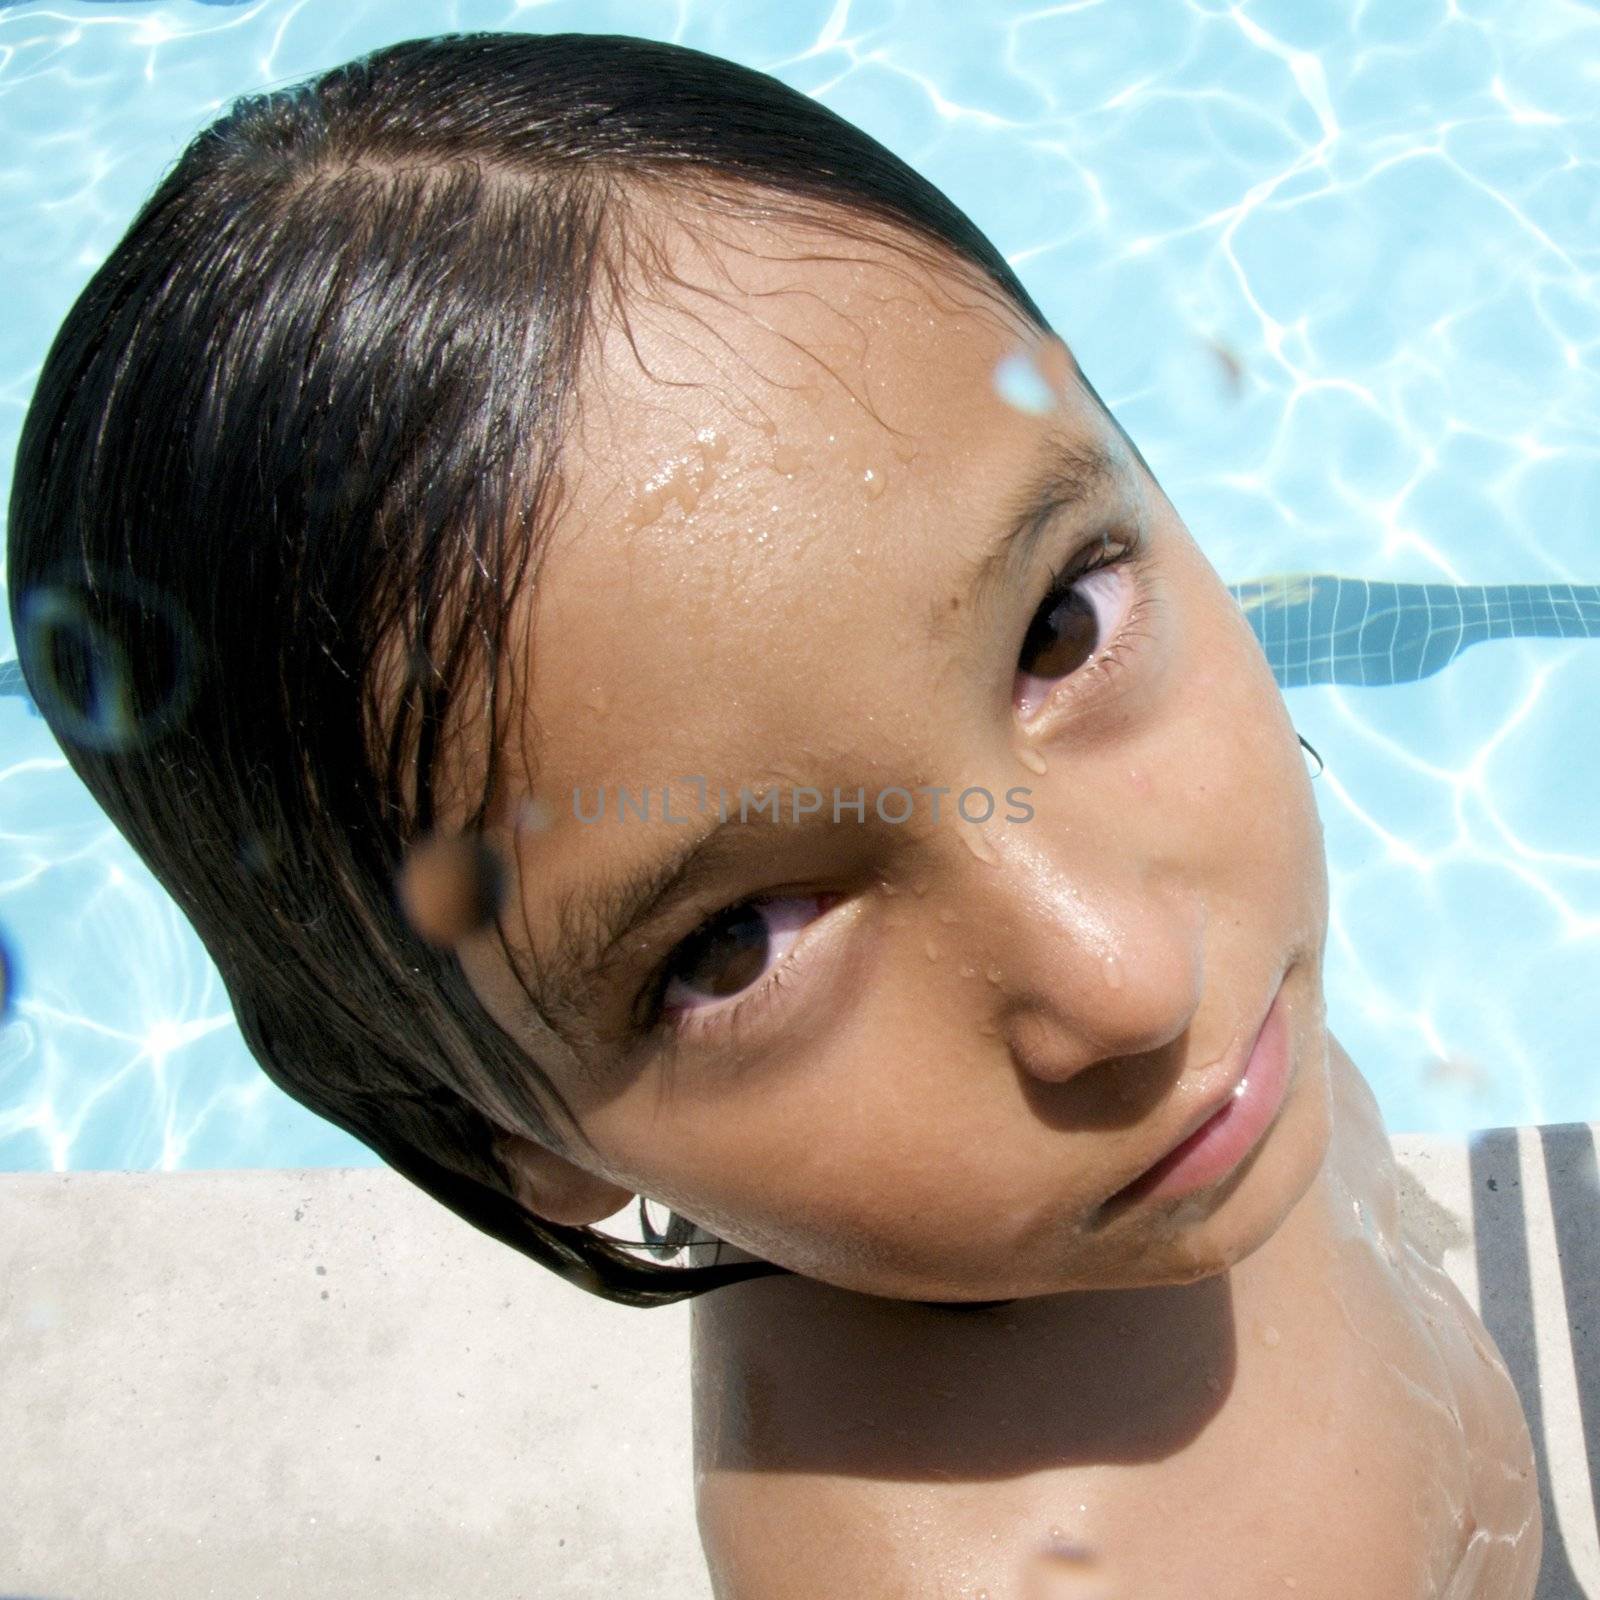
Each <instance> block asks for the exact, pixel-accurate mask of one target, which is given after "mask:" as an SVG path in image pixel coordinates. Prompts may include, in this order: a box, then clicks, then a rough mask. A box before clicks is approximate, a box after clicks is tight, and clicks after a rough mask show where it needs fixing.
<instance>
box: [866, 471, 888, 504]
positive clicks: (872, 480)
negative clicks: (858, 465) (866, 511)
mask: <svg viewBox="0 0 1600 1600" xmlns="http://www.w3.org/2000/svg"><path fill="white" fill-rule="evenodd" d="M885 487H886V485H885V483H884V477H883V473H882V472H881V471H880V470H879V469H878V468H877V467H868V468H867V469H866V470H865V471H864V472H863V473H862V474H861V491H862V493H863V494H865V495H866V497H867V499H869V500H876V499H877V498H878V496H879V495H881V494H882V493H883V491H884V489H885Z"/></svg>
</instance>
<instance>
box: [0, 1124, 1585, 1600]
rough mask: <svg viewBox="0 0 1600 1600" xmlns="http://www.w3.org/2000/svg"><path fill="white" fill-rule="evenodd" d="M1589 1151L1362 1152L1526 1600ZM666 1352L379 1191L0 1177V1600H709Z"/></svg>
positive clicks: (1552, 1485)
mask: <svg viewBox="0 0 1600 1600" xmlns="http://www.w3.org/2000/svg"><path fill="white" fill-rule="evenodd" d="M1597 1134H1600V1125H1597V1124H1586V1123H1568V1124H1560V1125H1555V1126H1547V1127H1538V1128H1520V1129H1511V1128H1507V1129H1493V1130H1490V1131H1487V1132H1483V1133H1478V1134H1474V1135H1471V1136H1468V1137H1462V1138H1451V1137H1445V1136H1437V1135H1402V1136H1399V1137H1397V1138H1396V1139H1395V1141H1394V1144H1395V1149H1396V1152H1397V1154H1398V1156H1399V1158H1400V1163H1401V1167H1402V1174H1403V1190H1404V1204H1405V1211H1406V1219H1407V1227H1408V1230H1409V1232H1410V1235H1411V1237H1412V1238H1413V1240H1414V1241H1415V1243H1416V1245H1417V1248H1418V1249H1419V1250H1421V1251H1423V1253H1424V1254H1427V1255H1429V1256H1430V1257H1431V1258H1432V1259H1435V1260H1438V1261H1440V1262H1442V1264H1443V1266H1444V1267H1445V1269H1446V1270H1447V1271H1448V1272H1449V1273H1450V1274H1451V1276H1452V1277H1453V1278H1454V1279H1455V1281H1456V1282H1457V1283H1458V1284H1459V1285H1460V1287H1461V1289H1462V1292H1463V1293H1464V1294H1465V1295H1466V1296H1467V1298H1468V1299H1469V1300H1471V1301H1472V1302H1473V1303H1474V1304H1475V1305H1476V1306H1478V1308H1479V1310H1480V1312H1481V1314H1482V1316H1483V1318H1484V1321H1485V1323H1486V1324H1487V1325H1488V1328H1489V1331H1490V1332H1491V1333H1492V1334H1493V1335H1494V1338H1495V1340H1496V1342H1497V1343H1498V1345H1499V1346H1500V1349H1501V1351H1502V1352H1503V1353H1504V1355H1505V1358H1506V1361H1507V1364H1508V1365H1509V1367H1510V1369H1511V1372H1512V1376H1513V1377H1514V1378H1515V1380H1516V1383H1517V1386H1518V1389H1519V1391H1520V1392H1521V1395H1522V1399H1523V1404H1524V1405H1525V1407H1526V1408H1527V1412H1528V1418H1529V1423H1530V1425H1531V1427H1532V1430H1533V1437H1534V1443H1535V1448H1536V1450H1537V1452H1538V1454H1539V1466H1540V1490H1541V1494H1542V1496H1543V1499H1544V1508H1545V1559H1544V1568H1543V1574H1542V1577H1541V1581H1540V1587H1539V1591H1538V1600H1578V1597H1580V1596H1597V1597H1600V1542H1597V1538H1596V1519H1595V1500H1594V1489H1595V1482H1594V1480H1593V1479H1592V1478H1591V1473H1590V1469H1589V1461H1590V1460H1591V1459H1592V1458H1593V1457H1594V1455H1595V1454H1596V1451H1597V1446H1600V1339H1597V1338H1596V1337H1595V1332H1594V1317H1595V1314H1596V1311H1597V1310H1600V1226H1597V1223H1600V1181H1597V1169H1596V1135H1597ZM613 1231H615V1232H618V1233H619V1234H621V1233H623V1231H624V1227H623V1223H622V1221H621V1219H620V1218H619V1219H618V1220H617V1221H616V1222H615V1223H614V1224H613ZM688 1348H689V1308H688V1306H687V1304H680V1305H675V1306H669V1307H665V1308H662V1309H660V1310H652V1311H636V1310H631V1309H628V1308H625V1307H621V1306H613V1305H609V1304H607V1303H605V1302H602V1301H600V1300H597V1299H595V1298H593V1297H592V1296H590V1295H587V1294H585V1293H583V1292H582V1291H580V1290H576V1289H571V1288H569V1287H567V1285H565V1284H563V1283H561V1282H559V1281H558V1280H556V1279H555V1278H553V1277H552V1276H550V1275H549V1274H547V1273H545V1272H543V1271H542V1270H541V1269H540V1268H538V1267H537V1266H535V1265H534V1264H533V1263H532V1262H529V1261H527V1260H525V1259H524V1258H523V1257H521V1256H519V1255H516V1254H515V1253H513V1252H512V1251H510V1250H507V1249H505V1248H504V1247H503V1246H501V1245H500V1244H498V1243H497V1242H496V1241H494V1240H492V1239H490V1238H488V1237H486V1236H485V1235H483V1234H480V1233H478V1232H476V1231H475V1230H474V1229H472V1228H471V1227H468V1226H465V1225H463V1224H462V1222H461V1221H460V1220H459V1219H458V1218H457V1217H455V1216H454V1215H453V1214H452V1213H450V1212H449V1211H447V1210H446V1209H445V1208H444V1207H442V1206H440V1205H438V1204H436V1203H435V1202H434V1201H432V1200H431V1199H429V1198H428V1197H427V1196H426V1195H424V1194H422V1193H421V1192H420V1191H419V1190H417V1189H415V1188H413V1187H412V1186H411V1185H410V1184H408V1183H407V1182H406V1181H405V1180H404V1179H402V1178H400V1177H398V1176H397V1175H396V1174H394V1173H392V1172H390V1171H389V1170H388V1169H387V1168H384V1167H373V1168H350V1169H334V1168H313V1169H309V1170H302V1171H236V1172H174V1173H146V1172H67V1173H6V1174H0V1440H3V1441H4V1455H5V1464H6V1478H7V1480H8V1481H7V1484H6V1488H5V1492H4V1493H3V1494H0V1600H6V1597H11V1596H27V1597H30V1600H158V1597H159V1600H172V1597H174V1596H182V1597H183V1600H211V1597H214V1600H289V1597H294V1600H322V1597H334V1596H337V1597H340V1600H367V1597H372V1600H377V1597H380V1596H381V1597H383V1600H439V1597H443V1596H456V1595H469V1594H470V1595H471V1596H473V1597H474V1600H578V1597H583V1600H597V1597H600V1596H613V1595H619V1596H629V1597H632V1596H641V1597H643V1596H649V1597H651V1600H710V1595H711V1588H710V1583H709V1581H708V1579H707V1577H706V1574H705V1569H704V1566H703V1563H702V1561H701V1558H700V1550H699V1544H698V1540H697V1537H696V1532H695V1522H694V1501H693V1486H692V1483H691V1477H690V1462H691V1456H690V1415H689V1384H688Z"/></svg>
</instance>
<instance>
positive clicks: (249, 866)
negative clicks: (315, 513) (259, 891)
mask: <svg viewBox="0 0 1600 1600" xmlns="http://www.w3.org/2000/svg"><path fill="white" fill-rule="evenodd" d="M234 856H235V859H236V860H237V861H238V863H239V865H240V866H241V867H243V868H244V870H245V871H246V872H248V873H250V874H251V875H252V876H259V875H260V874H261V873H263V872H267V871H269V870H270V869H271V867H272V864H273V857H272V850H271V847H270V846H269V845H268V844H267V841H266V840H265V839H263V838H262V837H261V835H260V834H259V833H250V834H246V835H245V836H244V838H242V839H241V840H240V841H239V848H238V849H237V850H236V851H235V852H234Z"/></svg>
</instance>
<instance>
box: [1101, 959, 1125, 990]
mask: <svg viewBox="0 0 1600 1600" xmlns="http://www.w3.org/2000/svg"><path fill="white" fill-rule="evenodd" d="M1100 969H1101V971H1102V972H1103V973H1104V974H1105V980H1106V988H1108V989H1120V988H1121V987H1122V962H1121V961H1120V960H1119V959H1118V958H1117V957H1116V956H1114V955H1112V956H1106V957H1104V958H1103V960H1102V961H1101V963H1100Z"/></svg>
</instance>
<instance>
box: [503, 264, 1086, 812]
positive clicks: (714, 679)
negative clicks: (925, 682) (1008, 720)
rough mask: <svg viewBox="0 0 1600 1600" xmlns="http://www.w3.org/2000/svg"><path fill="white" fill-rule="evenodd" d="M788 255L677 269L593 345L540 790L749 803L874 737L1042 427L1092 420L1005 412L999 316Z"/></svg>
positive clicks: (552, 575) (547, 679)
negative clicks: (700, 796)
mask: <svg viewBox="0 0 1600 1600" xmlns="http://www.w3.org/2000/svg"><path fill="white" fill-rule="evenodd" d="M777 248H778V247H774V253H772V254H767V253H764V252H757V251H745V250H738V251H731V252H723V253H721V254H720V255H719V256H718V258H717V259H716V260H715V261H710V260H706V259H704V258H703V257H702V256H698V255H696V254H695V253H694V251H692V250H690V251H688V252H687V256H688V259H686V260H684V261H682V262H679V263H675V277H676V279H677V280H679V281H675V282H674V283H673V284H672V285H671V292H670V293H668V292H664V291H660V290H658V291H657V292H655V293H652V294H649V295H646V296H643V297H640V298H638V299H636V300H634V301H633V302H631V303H630V305H629V307H628V309H627V314H626V318H625V319H622V318H620V317H619V319H618V320H616V321H614V322H613V323H612V325H611V326H610V327H608V328H607V329H606V330H605V331H604V333H603V334H602V335H601V336H600V337H599V338H598V339H597V341H596V344H595V347H594V349H593V351H592V353H591V358H590V361H589V363H588V366H587V369H586V372H585V375H584V378H583V379H582V381H581V382H580V386H579V397H580V398H579V407H578V415H577V419H576V422H575V427H574V431H573V433H572V435H571V437H570V438H569V441H568V446H567V449H566V452H565V456H564V460H565V471H564V473H563V478H564V485H565V494H564V499H563V504H562V514H561V518H560V521H559V524H558V526H557V527H556V528H555V529H554V530H553V531H552V536H551V539H550V544H549V546H548V549H547V551H546V553H545V555H544V557H543V558H542V560H541V566H540V571H539V578H538V581H537V583H536V584H535V585H534V586H533V587H532V589H531V594H532V604H531V610H530V613H529V615H528V634H527V639H528V649H529V652H530V656H529V667H530V670H529V673H528V682H529V690H530V699H529V712H530V728H529V730H528V732H529V734H530V736H531V738H532V740H533V741H534V742H533V743H532V744H531V746H530V745H524V747H523V753H524V755H525V756H526V757H530V758H531V761H532V765H533V767H534V772H533V774H532V783H533V787H534V788H535V790H536V791H537V792H539V793H542V794H543V793H549V794H552V795H554V796H557V797H560V796H565V795H568V794H569V793H570V791H571V790H572V788H574V787H577V786H584V787H585V788H586V789H588V790H589V791H590V792H592V790H593V788H594V786H596V785H598V784H602V783H605V784H617V783H620V784H624V785H636V786H637V785H645V784H652V785H653V784H658V783H660V782H663V781H666V780H667V779H669V778H671V777H673V776H674V775H676V774H679V773H698V772H700V771H702V770H704V771H705V775H706V776H707V777H708V778H709V779H710V780H711V781H713V782H717V781H721V779H722V778H723V777H729V778H731V779H732V780H733V781H734V782H739V781H744V780H746V779H748V780H749V781H752V782H756V781H762V780H763V779H764V778H766V777H770V776H771V773H770V772H766V773H763V772H747V771H730V770H729V768H730V767H743V766H748V765H750V764H752V763H754V764H757V765H763V764H772V763H779V764H782V763H788V762H795V763H799V762H803V761H804V760H805V759H806V755H807V752H808V750H809V752H810V753H811V754H812V755H813V756H825V752H824V751H822V750H818V749H817V748H816V746H817V744H818V743H819V741H820V742H821V743H823V744H832V745H833V746H834V747H835V748H836V749H837V751H838V753H839V754H840V755H841V757H843V756H847V755H848V754H849V752H850V746H851V744H852V740H853V739H854V738H855V736H856V735H857V734H859V733H861V732H862V728H861V727H859V726H858V724H873V728H871V729H869V730H868V731H869V732H871V731H875V732H876V734H877V736H879V737H880V738H881V736H882V735H883V734H885V733H886V731H887V730H886V729H885V728H884V727H883V726H882V721H883V717H882V715H881V714H882V713H884V712H885V711H886V710H888V708H886V707H885V706H884V704H883V701H882V695H883V689H884V678H885V674H886V673H888V674H893V673H894V672H895V671H896V665H895V664H896V662H897V660H898V661H899V662H900V663H901V664H902V667H903V670H904V671H905V672H907V673H914V672H916V671H917V670H918V663H917V654H916V653H917V651H918V649H919V648H920V649H926V645H925V643H920V642H919V638H920V631H921V629H922V619H923V617H924V616H925V615H926V612H927V610H928V607H929V605H930V603H936V602H937V597H936V596H935V595H934V593H933V591H935V590H936V589H938V588H939V587H940V586H941V585H948V586H949V587H950V588H951V589H952V593H953V594H954V591H955V589H956V588H957V584H956V579H957V578H958V577H959V575H960V574H961V573H962V572H963V571H964V570H967V569H968V567H969V566H970V563H971V561H972V560H973V559H975V558H976V557H977V556H978V555H980V554H981V551H982V547H983V545H984V543H985V542H986V541H987V540H988V539H989V538H990V536H991V533H992V529H993V526H994V523H995V520H996V507H997V504H998V503H999V502H1000V501H1001V500H1002V499H1003V498H1004V496H1005V494H1006V493H1007V492H1008V491H1010V490H1011V489H1013V488H1014V486H1015V485H1016V483H1017V481H1018V480H1019V479H1020V478H1021V477H1023V476H1024V475H1025V474H1026V473H1027V471H1028V469H1029V466H1030V464H1031V463H1033V462H1036V461H1037V460H1038V458H1039V455H1040V452H1041V449H1042V448H1047V444H1048V437H1049V435H1050V434H1051V432H1052V430H1054V431H1055V432H1057V433H1059V431H1060V430H1061V428H1062V427H1063V426H1064V425H1065V426H1068V427H1070V426H1072V425H1073V424H1072V423H1071V421H1070V418H1072V417H1079V418H1080V419H1081V420H1079V421H1078V422H1077V424H1076V426H1077V427H1078V428H1079V430H1080V431H1082V429H1084V428H1085V427H1086V426H1088V425H1089V423H1090V421H1091V420H1092V419H1091V418H1090V415H1089V413H1088V411H1087V409H1086V408H1082V409H1078V410H1075V409H1073V408H1074V407H1075V406H1076V405H1077V391H1076V386H1075V385H1071V384H1068V383H1067V381H1066V379H1065V369H1064V368H1059V369H1058V372H1057V376H1058V378H1059V392H1060V393H1061V396H1062V399H1063V407H1062V410H1061V412H1060V413H1059V414H1057V415H1056V416H1055V417H1053V418H1042V417H1040V416H1038V415H1033V414H1030V413H1028V412H1027V411H1024V410H1019V409H1018V408H1016V407H1014V406H1012V405H1010V404H1007V403H1006V401H1005V400H1003V399H1002V398H1001V396H1000V394H999V393H998V391H997V389H996V385H995V376H994V375H995V369H996V366H997V364H998V363H999V362H1000V361H1001V360H1002V359H1004V358H1005V357H1006V356H1007V355H1008V354H1011V353H1013V352H1015V351H1017V350H1018V349H1019V348H1020V347H1022V346H1024V345H1026V344H1027V343H1028V342H1029V338H1030V335H1029V330H1028V325H1027V324H1026V323H1025V322H1024V321H1023V320H1022V319H1021V318H1020V315H1019V314H1018V313H1016V312H1014V311H1011V312H1009V313H1008V312H1007V310H1006V308H1005V307H1004V306H1003V305H1001V304H999V303H998V302H997V301H996V299H995V297H994V296H993V295H992V293H991V294H988V295H986V294H984V293H983V292H982V291H980V289H979V288H978V287H977V286H975V285H974V284H972V283H971V282H968V281H963V280H962V279H961V278H960V277H959V276H957V275H954V274H952V275H951V276H950V277H949V278H948V279H945V278H943V277H935V276H934V275H932V274H931V273H930V272H929V270H928V269H926V268H925V267H922V266H921V265H920V264H917V263H908V262H907V261H905V260H904V259H901V258H898V257H896V256H895V255H894V254H893V253H892V252H889V251H887V250H878V249H876V248H874V247H866V246H859V245H856V244H854V243H849V242H841V241H840V240H838V239H837V238H835V239H834V240H833V241H832V242H831V246H830V253H829V254H828V255H827V256H826V257H825V258H820V259H819V255H818V252H817V247H816V246H815V244H814V243H813V244H812V245H811V246H810V247H809V248H810V250H811V253H810V254H809V255H807V256H806V257H805V258H804V259H795V258H793V254H792V252H793V250H794V245H793V242H792V241H790V242H789V244H788V249H789V250H790V252H791V254H789V255H783V254H778V253H776V250H777ZM685 284H690V285H696V286H697V287H685ZM1031 339H1032V342H1033V343H1034V344H1035V345H1036V346H1038V345H1039V335H1038V334H1037V333H1033V334H1032V335H1031ZM1057 348H1058V350H1059V347H1057ZM1059 353H1060V355H1061V357H1062V358H1063V359H1064V360H1065V359H1069V358H1065V352H1064V351H1060V352H1059ZM1046 365H1048V363H1046ZM1063 416H1066V417H1067V418H1069V421H1068V422H1067V423H1065V424H1064V423H1063ZM923 692H924V693H925V692H926V690H925V689H924V691H923ZM857 742H859V741H857ZM802 747H804V748H802ZM564 809H566V808H565V807H560V806H558V807H557V810H558V811H560V810H564Z"/></svg>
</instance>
